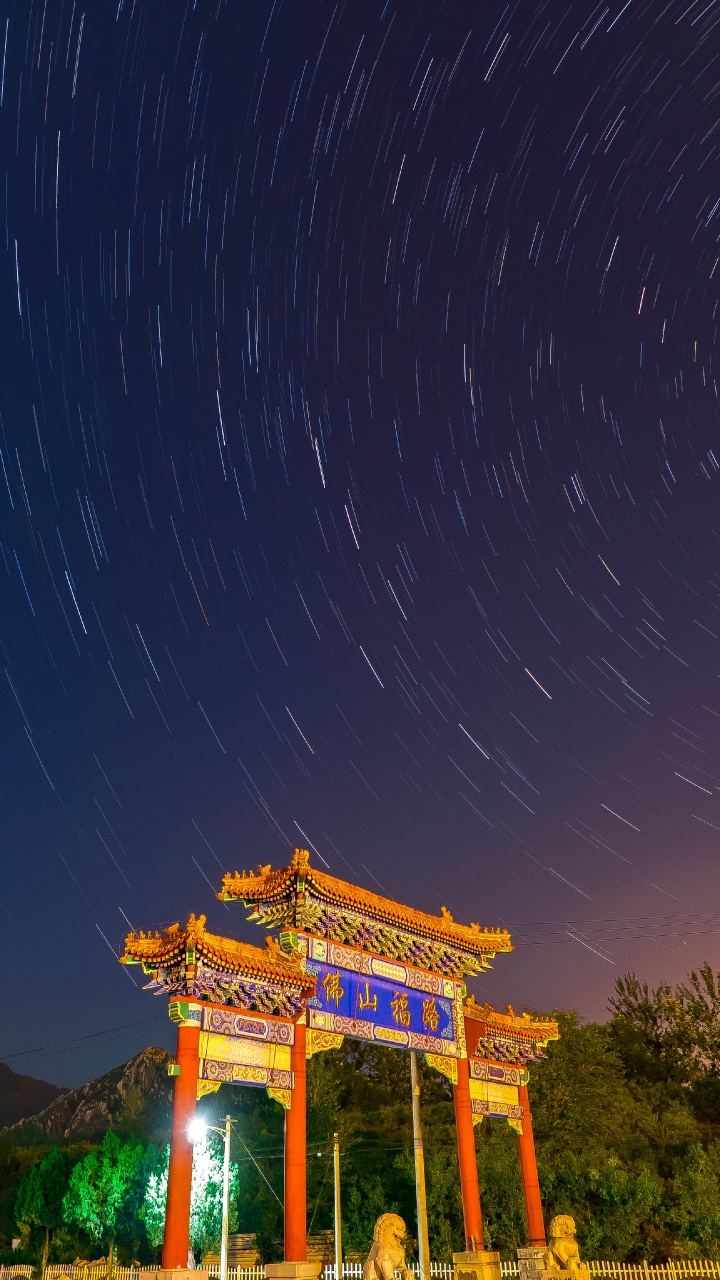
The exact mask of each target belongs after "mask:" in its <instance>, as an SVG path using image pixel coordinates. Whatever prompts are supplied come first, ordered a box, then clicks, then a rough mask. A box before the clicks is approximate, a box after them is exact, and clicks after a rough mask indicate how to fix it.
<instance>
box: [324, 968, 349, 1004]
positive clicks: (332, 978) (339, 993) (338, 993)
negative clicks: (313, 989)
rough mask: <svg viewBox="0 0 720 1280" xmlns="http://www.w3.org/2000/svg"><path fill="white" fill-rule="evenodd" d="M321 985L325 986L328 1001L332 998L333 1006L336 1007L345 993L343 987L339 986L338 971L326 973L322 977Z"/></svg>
mask: <svg viewBox="0 0 720 1280" xmlns="http://www.w3.org/2000/svg"><path fill="white" fill-rule="evenodd" d="M323 986H324V988H325V997H326V999H327V1000H328V1001H330V1000H334V1001H335V1008H336V1009H337V1007H338V1005H339V1004H340V1001H341V1000H342V998H343V996H344V995H345V989H344V987H341V986H340V973H339V971H338V972H337V973H326V974H325V977H324V978H323Z"/></svg>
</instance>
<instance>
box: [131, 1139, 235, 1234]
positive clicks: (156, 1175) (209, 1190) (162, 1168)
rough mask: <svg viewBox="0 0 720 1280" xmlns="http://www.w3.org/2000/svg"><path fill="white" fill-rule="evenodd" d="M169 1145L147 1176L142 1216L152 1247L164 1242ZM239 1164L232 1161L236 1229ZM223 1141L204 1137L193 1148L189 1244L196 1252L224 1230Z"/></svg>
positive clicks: (232, 1209)
mask: <svg viewBox="0 0 720 1280" xmlns="http://www.w3.org/2000/svg"><path fill="white" fill-rule="evenodd" d="M169 1159H170V1148H169V1147H166V1148H165V1152H164V1154H163V1156H162V1157H160V1159H159V1162H158V1163H157V1165H156V1167H155V1168H154V1169H152V1170H151V1171H150V1173H149V1175H148V1177H147V1181H146V1185H145V1195H144V1198H143V1204H142V1208H141V1210H140V1216H141V1217H142V1218H143V1219H144V1222H145V1230H146V1231H147V1236H148V1240H149V1241H150V1244H151V1245H152V1246H153V1248H158V1247H159V1245H160V1244H161V1243H162V1238H163V1230H164V1226H165V1202H166V1200H167V1184H168V1163H169ZM239 1184H240V1180H239V1175H238V1167H237V1165H236V1164H234V1163H233V1162H232V1161H231V1163H230V1214H229V1222H230V1230H231V1231H237V1206H236V1201H237V1196H238V1190H239ZM222 1185H223V1148H222V1143H220V1142H216V1141H215V1140H214V1139H211V1138H208V1137H205V1138H203V1139H202V1140H201V1141H199V1142H196V1143H195V1148H194V1151H193V1171H192V1193H191V1201H190V1245H191V1248H192V1250H193V1252H194V1253H195V1254H196V1255H198V1256H199V1257H202V1255H203V1254H205V1253H208V1252H210V1251H211V1250H215V1249H217V1248H218V1246H219V1244H220V1234H221V1231H222Z"/></svg>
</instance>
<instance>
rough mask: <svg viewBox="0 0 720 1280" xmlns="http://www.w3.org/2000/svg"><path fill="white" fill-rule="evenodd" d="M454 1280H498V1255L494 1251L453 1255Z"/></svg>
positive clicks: (467, 1251) (484, 1250)
mask: <svg viewBox="0 0 720 1280" xmlns="http://www.w3.org/2000/svg"><path fill="white" fill-rule="evenodd" d="M453 1265H454V1267H455V1280H500V1254H499V1253H498V1252H497V1251H496V1250H494V1249H477V1250H475V1251H474V1252H470V1251H469V1250H466V1251H465V1252H464V1253H454V1254H453Z"/></svg>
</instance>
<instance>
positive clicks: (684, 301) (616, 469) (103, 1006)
mask: <svg viewBox="0 0 720 1280" xmlns="http://www.w3.org/2000/svg"><path fill="white" fill-rule="evenodd" d="M83 4H84V0H32V4H28V3H27V0H24V2H23V3H19V2H17V0H16V2H15V3H11V4H8V3H5V4H4V5H2V6H0V53H1V55H2V84H1V86H0V208H1V209H2V220H1V222H0V451H1V462H2V466H1V468H0V470H1V474H0V650H1V652H0V660H1V662H0V664H1V666H2V672H1V673H0V849H1V864H0V876H1V883H0V902H1V903H2V909H3V918H4V921H5V923H4V926H3V929H2V932H1V933H0V948H1V949H2V963H3V971H4V973H5V975H6V982H5V992H6V994H5V1002H4V1009H5V1011H6V1012H5V1016H4V1017H3V1019H2V1028H3V1030H2V1036H1V1039H0V1053H2V1054H3V1055H4V1056H5V1057H6V1060H7V1061H8V1062H9V1063H10V1064H11V1065H12V1066H13V1067H15V1069H17V1070H24V1071H30V1072H32V1073H33V1074H37V1075H44V1076H46V1077H47V1078H49V1079H53V1080H57V1081H58V1082H62V1083H76V1082H78V1081H81V1080H84V1079H87V1078H88V1077H89V1076H91V1075H93V1074H95V1073H98V1072H99V1071H101V1070H104V1069H107V1068H108V1067H110V1066H112V1065H114V1064H115V1063H116V1062H119V1061H122V1060H124V1059H125V1058H127V1057H128V1056H130V1054H131V1053H133V1052H136V1051H137V1050H138V1049H140V1048H142V1047H143V1046H144V1045H145V1044H147V1043H148V1042H164V1043H170V1027H169V1024H167V1022H166V1020H165V1018H164V1009H163V1006H162V1005H161V1004H160V1003H157V1004H155V1005H153V1003H152V1000H151V997H150V996H149V995H144V994H142V992H141V990H140V987H139V985H138V986H137V987H136V986H135V985H133V983H131V981H130V980H129V979H130V977H131V976H134V977H135V978H136V979H137V980H138V982H139V981H141V975H140V977H139V978H138V975H137V974H136V973H135V972H134V971H131V973H130V974H129V973H128V972H127V971H124V970H123V969H121V967H120V966H119V965H118V964H117V962H116V959H115V958H114V953H117V950H118V948H119V946H120V945H121V941H122V936H123V932H124V930H125V928H126V924H125V918H127V919H128V920H130V921H131V922H132V923H133V925H135V926H136V927H148V926H151V925H157V924H159V923H162V922H169V921H172V920H175V919H177V918H179V917H182V916H184V915H185V914H186V913H187V912H188V911H190V910H195V911H207V912H208V916H209V920H210V923H211V924H212V926H213V927H216V928H217V929H218V930H221V929H226V930H229V931H231V932H237V931H241V932H242V934H243V936H245V937H249V936H253V932H252V930H251V928H250V926H247V925H244V924H243V923H242V917H241V913H240V911H239V909H237V908H233V909H232V910H230V909H226V908H224V907H223V906H221V905H220V904H219V903H217V902H215V901H214V899H213V893H214V891H215V889H216V888H217V887H218V886H219V882H220V878H221V876H222V873H223V871H224V870H226V869H235V868H241V867H243V866H255V865H256V864H257V863H258V862H268V861H270V862H272V863H274V864H275V865H281V864H283V863H284V862H286V861H287V859H288V857H289V854H290V852H291V850H292V847H293V845H294V844H302V845H305V844H312V846H314V847H315V848H316V849H317V851H318V852H317V853H313V854H312V856H313V859H315V860H318V861H319V860H320V858H322V859H323V860H324V862H326V863H327V865H328V866H329V867H330V869H331V870H332V871H333V872H334V873H335V874H338V875H341V876H346V877H347V878H348V879H351V880H356V881H357V882H358V883H362V884H365V885H367V886H368V887H369V888H373V887H377V886H378V885H380V886H382V889H383V890H384V891H386V892H387V893H388V894H390V895H393V896H397V897H398V898H399V899H400V900H402V901H408V902H411V903H413V904H415V905H417V906H420V907H423V908H426V909H429V910H433V911H437V910H438V909H439V908H440V906H441V905H446V906H448V907H449V908H450V910H451V911H452V912H453V913H454V914H455V916H456V918H458V919H461V920H469V919H474V920H479V921H481V922H483V923H488V924H504V925H507V926H508V927H509V928H510V929H511V930H512V931H513V934H514V935H515V938H516V942H517V949H516V951H515V953H514V955H513V956H511V957H505V958H500V959H499V961H498V965H497V970H496V972H495V974H493V975H488V976H487V977H486V978H485V979H484V980H483V981H482V983H481V984H478V985H477V987H476V992H477V994H478V996H479V997H481V998H486V999H490V1000H491V1001H493V1002H495V1003H497V1004H500V1005H502V1004H503V1003H504V1002H505V1001H506V1000H511V1001H512V1002H513V1003H514V1004H515V1005H516V1006H517V1007H518V1008H521V1007H523V1006H524V1005H527V1006H528V1007H534V1008H541V1009H548V1008H551V1007H552V1006H554V1005H560V1006H564V1007H567V1006H575V1007H577V1008H579V1009H580V1010H581V1011H582V1012H583V1013H585V1014H586V1015H588V1016H594V1017H597V1016H602V1014H603V1010H604V1008H605V1006H606V1001H607V996H608V993H609V991H610V990H611V988H612V984H613V982H614V979H615V977H616V976H618V975H619V974H621V973H622V972H623V971H624V970H625V969H626V968H628V967H631V966H632V967H635V968H636V969H637V971H638V972H639V973H640V974H641V975H642V976H643V977H646V978H647V979H648V980H650V981H653V982H655V981H657V980H659V979H660V978H661V977H668V978H670V979H672V980H677V979H679V978H681V977H682V976H683V975H684V974H685V973H686V972H687V970H688V969H689V967H690V966H691V965H692V964H694V963H696V962H697V961H700V960H702V959H704V958H707V959H709V960H710V961H711V962H713V963H714V964H716V963H717V962H718V959H719V956H718V935H717V928H718V920H719V919H720V910H719V906H720V903H719V895H718V890H719V889H720V843H719V839H720V797H719V792H720V766H719V765H718V760H717V755H718V747H719V746H720V685H719V683H718V677H719V676H720V640H719V637H720V513H719V511H718V496H719V492H720V489H719V485H718V472H719V471H720V435H719V432H718V425H719V415H718V400H717V387H716V382H715V378H716V367H715V366H716V346H717V324H716V319H717V317H716V311H717V298H718V281H719V280H720V271H717V270H716V268H717V267H718V263H719V261H720V246H719V245H718V238H719V232H720V201H718V197H717V177H716V175H717V164H718V147H719V146H720V97H719V96H718V88H717V59H718V54H717V30H716V27H715V23H716V22H717V20H718V17H719V16H720V4H718V0H713V2H712V3H711V4H710V5H709V6H708V5H706V4H701V3H699V0H698V2H697V3H692V4H690V5H687V4H686V3H685V2H684V0H682V2H678V3H674V2H672V3H670V4H667V5H665V6H664V7H663V6H660V5H658V4H656V3H643V0H631V3H629V4H625V6H624V7H623V0H617V3H610V4H608V5H604V4H600V5H598V6H593V5H592V4H584V3H580V4H575V5H569V6H565V7H564V8H562V7H561V8H558V6H557V5H556V4H552V3H543V2H538V3H534V2H533V0H520V2H516V3H510V4H506V5H503V4H502V3H500V4H490V3H488V4H485V3H483V4H480V5H478V4H477V3H475V2H474V0H473V2H472V3H470V2H469V0H467V2H466V0H454V2H453V3H452V4H442V3H438V2H436V3H432V4H430V3H418V2H416V0H413V3H409V0H408V2H406V0H387V2H386V0H377V2H375V0H373V2H372V3H370V2H366V0H359V2H356V3H353V4H348V3H345V4H343V3H338V4H335V3H330V0H304V2H303V3H302V4H300V3H298V2H297V0H274V3H271V4H265V3H263V4H258V3H256V4H248V3H241V2H239V0H232V3H231V2H230V0H212V2H211V0H195V4H193V5H183V4H182V3H176V4H169V3H162V0H152V2H151V0H119V3H116V0H112V3H108V2H106V0H96V2H95V3H93V4H92V5H88V6H87V7H85V8H83ZM321 865H322V864H321ZM259 940H260V939H259V938H258V941H259ZM106 1033H108V1034H106ZM83 1037H87V1039H83ZM66 1042H72V1043H70V1044H68V1043H66ZM43 1046H48V1050H47V1052H44V1053H32V1054H28V1053H27V1052H26V1051H29V1050H35V1049H39V1048H41V1047H43Z"/></svg>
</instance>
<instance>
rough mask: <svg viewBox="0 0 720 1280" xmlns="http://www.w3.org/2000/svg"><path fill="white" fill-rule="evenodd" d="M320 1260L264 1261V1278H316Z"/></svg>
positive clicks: (289, 1279)
mask: <svg viewBox="0 0 720 1280" xmlns="http://www.w3.org/2000/svg"><path fill="white" fill-rule="evenodd" d="M321 1271H322V1262H266V1263H265V1276H266V1280H317V1277H318V1276H319V1275H320V1272H321Z"/></svg>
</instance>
